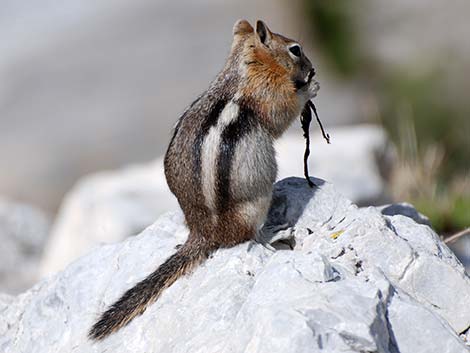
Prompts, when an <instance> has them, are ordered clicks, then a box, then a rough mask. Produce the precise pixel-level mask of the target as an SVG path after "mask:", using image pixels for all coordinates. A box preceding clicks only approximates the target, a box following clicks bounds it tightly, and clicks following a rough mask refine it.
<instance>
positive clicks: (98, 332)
mask: <svg viewBox="0 0 470 353" xmlns="http://www.w3.org/2000/svg"><path fill="white" fill-rule="evenodd" d="M214 249H215V247H214V246H212V245H211V244H210V243H208V242H206V241H204V240H201V239H194V240H188V241H187V242H186V243H185V244H184V245H183V246H181V248H179V249H178V251H177V252H176V253H175V254H173V255H172V256H170V257H169V258H168V259H167V260H166V261H165V262H164V263H163V264H162V265H160V266H159V267H158V268H157V269H156V270H155V271H154V272H153V273H151V274H150V275H149V276H148V277H147V278H145V279H144V280H142V281H141V282H139V283H137V284H136V285H135V286H134V287H133V288H131V289H129V290H128V291H127V292H125V293H124V294H123V295H122V296H121V298H120V299H119V300H118V301H117V302H115V303H114V304H113V305H111V306H110V307H109V309H108V310H106V311H105V312H104V313H103V314H102V315H101V317H100V318H99V320H98V321H97V322H96V323H95V324H94V325H93V327H92V328H91V330H90V332H89V333H88V337H89V338H90V339H92V340H102V339H103V338H105V337H107V336H108V335H110V334H111V333H113V332H115V331H117V330H119V329H120V328H121V327H124V326H125V325H127V324H128V323H129V322H130V321H131V320H132V319H134V318H135V317H136V316H138V315H141V314H142V313H143V312H144V311H145V309H146V308H147V306H149V305H150V304H152V303H153V302H155V301H156V300H157V299H158V297H159V296H160V294H161V293H162V292H163V290H164V289H165V288H168V287H169V286H171V285H172V284H173V283H174V282H175V281H176V280H177V279H178V278H179V277H181V276H183V275H184V274H186V273H188V272H189V271H191V269H193V268H194V267H196V266H197V265H198V264H200V263H201V262H202V261H204V260H205V259H207V258H208V257H209V255H210V253H211V252H212V251H213V250H214Z"/></svg>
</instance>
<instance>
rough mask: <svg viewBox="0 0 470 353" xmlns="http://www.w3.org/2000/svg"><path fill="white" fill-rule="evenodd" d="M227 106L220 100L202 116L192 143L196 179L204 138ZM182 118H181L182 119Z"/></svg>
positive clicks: (223, 100) (199, 173)
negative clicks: (199, 126)
mask: <svg viewBox="0 0 470 353" xmlns="http://www.w3.org/2000/svg"><path fill="white" fill-rule="evenodd" d="M226 105H227V100H225V99H220V100H217V101H216V102H215V104H214V105H213V106H212V107H211V109H210V110H209V112H208V114H207V115H206V116H204V115H202V118H203V122H202V125H201V129H200V130H199V131H198V133H197V136H196V140H195V141H194V145H193V154H194V174H195V176H196V178H199V177H200V175H201V163H202V160H201V155H202V146H203V142H204V139H205V137H206V136H207V134H208V133H209V129H210V128H211V127H212V126H215V125H216V124H217V121H218V119H219V116H220V114H221V113H222V110H223V109H224V108H225V106H226ZM183 118H184V117H182V119H183Z"/></svg>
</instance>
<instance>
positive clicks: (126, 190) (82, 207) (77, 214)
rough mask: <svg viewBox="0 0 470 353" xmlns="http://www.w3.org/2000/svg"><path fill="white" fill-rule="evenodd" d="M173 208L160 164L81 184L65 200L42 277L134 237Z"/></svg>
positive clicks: (105, 174)
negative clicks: (98, 247)
mask: <svg viewBox="0 0 470 353" xmlns="http://www.w3.org/2000/svg"><path fill="white" fill-rule="evenodd" d="M177 207H178V206H177V201H176V198H175V197H174V196H173V194H172V193H171V192H170V190H169V189H168V186H167V184H166V181H165V176H164V174H163V162H162V160H156V161H155V162H153V163H150V164H146V165H139V166H133V167H128V168H126V169H124V170H119V171H113V172H102V173H98V174H95V175H92V176H90V177H87V178H84V179H83V180H81V181H80V182H79V183H78V184H77V185H76V186H75V187H74V188H73V189H72V190H71V191H70V192H69V194H68V195H67V197H66V198H65V200H64V203H63V205H62V207H61V209H60V212H59V214H58V216H57V219H56V222H55V224H54V225H53V228H52V231H51V236H50V238H49V241H48V244H47V246H46V249H45V254H44V258H43V261H42V264H41V273H42V275H47V274H50V273H53V272H56V271H58V270H61V269H63V268H64V267H65V266H66V265H68V264H69V263H70V262H71V261H73V260H75V259H76V258H78V257H79V256H81V255H83V254H84V253H86V252H87V251H89V250H90V249H91V248H92V247H93V246H96V245H98V244H99V243H103V242H104V243H113V242H117V241H121V240H122V239H124V238H126V237H128V236H130V235H135V234H138V233H139V232H141V231H142V230H143V229H144V228H145V227H148V226H149V225H150V224H152V223H153V222H154V221H155V219H156V218H157V217H158V216H159V215H160V214H161V213H163V212H165V211H167V210H171V209H173V210H174V209H177Z"/></svg>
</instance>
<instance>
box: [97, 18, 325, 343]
mask: <svg viewBox="0 0 470 353" xmlns="http://www.w3.org/2000/svg"><path fill="white" fill-rule="evenodd" d="M313 74H314V70H313V68H312V64H311V63H310V61H309V59H308V58H307V57H306V56H305V54H304V52H303V50H302V47H301V46H300V44H299V43H297V42H296V41H294V40H292V39H289V38H286V37H284V36H282V35H280V34H276V33H272V32H271V31H270V30H269V28H268V27H267V26H266V24H264V22H262V21H257V23H256V30H254V29H253V27H252V26H251V25H250V24H249V23H248V21H246V20H239V21H237V22H236V23H235V25H234V28H233V43H232V48H231V51H230V55H229V57H228V59H227V62H226V64H225V67H224V69H223V70H222V71H221V72H220V73H219V74H218V76H217V77H216V78H215V80H214V81H213V82H212V83H211V85H210V87H209V89H208V90H207V91H206V92H204V93H203V94H202V95H201V96H199V98H197V99H196V100H195V101H194V102H193V103H192V104H191V105H190V106H189V108H187V109H186V111H185V112H184V113H183V115H182V116H181V118H180V119H179V121H178V123H177V124H176V127H175V130H174V134H173V138H172V139H171V142H170V145H169V147H168V151H167V152H166V155H165V175H166V179H167V182H168V185H169V187H170V189H171V191H172V192H173V193H174V194H175V195H176V198H177V199H178V202H179V204H180V206H181V208H182V210H183V213H184V215H185V218H186V224H187V226H188V228H189V237H188V239H187V241H186V243H185V244H184V245H182V246H181V247H180V248H179V249H178V250H177V252H176V253H175V254H174V255H172V256H170V257H169V258H168V259H167V260H166V261H165V262H164V263H163V264H162V265H161V266H160V267H158V268H157V270H156V271H155V272H153V273H152V274H150V275H149V276H148V277H147V278H145V279H144V280H142V281H141V282H139V283H137V284H136V285H135V286H134V287H133V288H131V289H129V290H128V291H127V292H125V293H124V294H123V296H122V297H121V298H120V299H119V300H118V301H117V302H116V303H114V304H113V305H112V306H111V307H110V308H109V309H108V310H107V311H106V312H104V313H103V314H102V315H101V317H100V319H99V320H98V321H97V322H96V323H95V324H94V326H93V327H92V328H91V330H90V332H89V337H90V338H92V339H97V340H99V339H103V338H104V337H106V336H107V335H109V334H111V333H112V332H114V331H116V330H118V329H119V328H121V327H123V326H124V325H126V324H127V323H128V322H129V321H131V320H132V319H133V318H134V317H136V316H137V315H140V314H142V313H143V312H144V311H145V309H146V307H147V306H148V305H150V304H151V303H153V302H155V300H156V299H157V298H158V297H159V296H160V294H161V293H162V291H163V290H164V289H165V288H167V287H169V286H170V285H172V284H173V283H174V282H175V281H176V280H177V279H178V277H180V276H182V275H184V274H186V273H188V272H189V271H190V270H191V269H192V268H194V267H195V266H197V265H198V264H199V263H201V262H202V261H203V260H205V259H206V258H207V257H208V256H209V254H210V253H211V252H213V251H215V250H216V249H218V248H222V247H231V246H234V245H237V244H239V243H241V242H244V241H247V240H250V239H258V240H259V241H261V242H264V241H266V239H267V238H269V237H266V235H265V234H262V232H260V228H261V225H262V224H263V222H264V220H265V217H266V215H267V211H268V208H269V205H270V202H271V195H272V188H273V183H274V181H275V179H276V172H277V166H276V159H275V151H274V147H273V141H274V140H275V139H276V138H278V137H280V136H281V134H282V133H283V132H284V131H286V129H287V128H288V127H289V125H290V124H291V123H292V121H293V120H294V119H296V117H298V116H299V115H300V113H301V111H302V109H303V107H304V106H305V104H306V102H307V101H308V100H309V99H311V98H313V97H314V96H315V95H316V93H317V91H318V89H319V85H318V83H317V82H316V81H314V80H313V79H312V77H313Z"/></svg>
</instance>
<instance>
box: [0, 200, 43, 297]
mask: <svg viewBox="0 0 470 353" xmlns="http://www.w3.org/2000/svg"><path fill="white" fill-rule="evenodd" d="M48 232H49V220H48V218H47V216H46V215H45V214H44V213H42V212H41V211H39V210H38V209H36V208H34V207H32V206H29V205H25V204H21V203H17V202H12V201H7V200H6V199H2V198H0V244H1V246H0V291H1V292H7V293H11V294H16V293H20V292H21V291H24V290H26V289H27V288H29V287H31V286H32V285H33V284H34V283H35V282H36V281H37V279H38V275H39V273H38V265H39V261H40V258H41V255H42V251H43V248H44V245H45V243H46V239H47V236H48Z"/></svg>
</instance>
